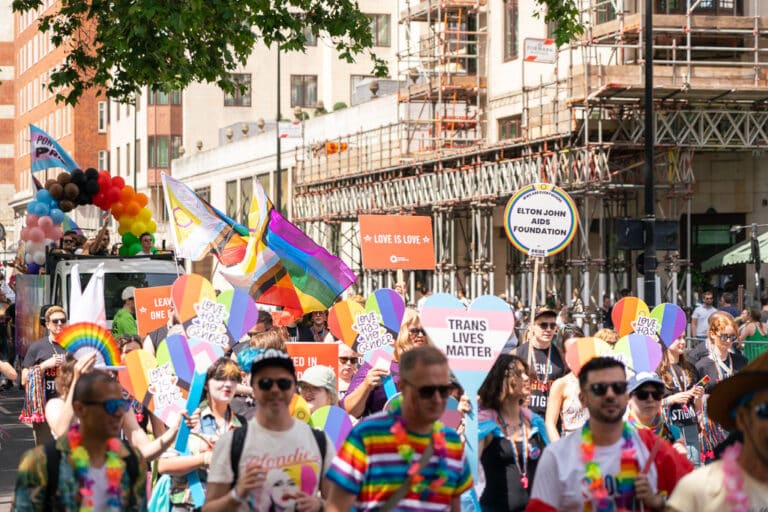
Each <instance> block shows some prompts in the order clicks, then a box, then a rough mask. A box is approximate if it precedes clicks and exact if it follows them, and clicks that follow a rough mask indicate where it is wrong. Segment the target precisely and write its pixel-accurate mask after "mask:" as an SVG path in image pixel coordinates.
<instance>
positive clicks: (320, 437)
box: [310, 427, 328, 478]
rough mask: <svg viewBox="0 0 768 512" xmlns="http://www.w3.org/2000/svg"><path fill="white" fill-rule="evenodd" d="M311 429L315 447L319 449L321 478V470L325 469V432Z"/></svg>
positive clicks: (321, 475) (326, 441) (326, 442)
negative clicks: (315, 443)
mask: <svg viewBox="0 0 768 512" xmlns="http://www.w3.org/2000/svg"><path fill="white" fill-rule="evenodd" d="M310 428H311V429H312V435H313V436H315V441H316V442H317V447H318V448H319V449H320V478H322V477H323V469H324V468H325V451H326V449H327V447H328V439H327V438H326V437H325V432H323V431H322V430H318V429H316V428H314V427H310Z"/></svg>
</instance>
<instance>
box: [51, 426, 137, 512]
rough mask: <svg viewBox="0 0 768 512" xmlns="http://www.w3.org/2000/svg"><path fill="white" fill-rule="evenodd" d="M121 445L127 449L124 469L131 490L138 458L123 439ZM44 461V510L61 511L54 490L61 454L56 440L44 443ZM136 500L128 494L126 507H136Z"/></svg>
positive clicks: (56, 484)
mask: <svg viewBox="0 0 768 512" xmlns="http://www.w3.org/2000/svg"><path fill="white" fill-rule="evenodd" d="M122 443H123V445H124V446H125V447H126V448H128V455H126V456H125V457H123V461H124V462H125V469H126V471H127V472H128V481H129V483H130V486H131V488H133V485H134V484H135V483H136V479H137V478H138V476H139V458H138V457H137V456H136V453H134V451H133V449H131V447H130V446H128V444H127V443H126V441H125V439H123V440H122ZM44 450H45V460H46V471H47V474H48V480H47V481H46V483H45V501H44V502H43V503H45V510H61V508H62V507H61V503H59V502H58V501H59V500H58V498H57V496H56V489H57V488H58V486H59V464H60V463H61V452H60V451H59V449H58V448H56V440H55V439H54V440H51V441H48V442H47V443H45V447H44ZM135 500H136V498H135V496H134V495H133V492H129V493H128V507H129V508H134V507H135V506H136V501H135Z"/></svg>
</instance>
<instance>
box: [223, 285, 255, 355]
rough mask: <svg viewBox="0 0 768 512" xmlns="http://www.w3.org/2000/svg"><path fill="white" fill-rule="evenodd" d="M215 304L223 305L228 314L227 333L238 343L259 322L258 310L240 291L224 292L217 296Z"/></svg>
mask: <svg viewBox="0 0 768 512" xmlns="http://www.w3.org/2000/svg"><path fill="white" fill-rule="evenodd" d="M216 302H218V303H219V304H223V305H224V307H225V308H226V310H227V313H228V314H229V317H228V318H227V321H226V325H227V332H229V335H230V337H231V338H232V339H233V340H234V341H235V342H237V341H239V340H240V338H242V337H243V336H244V335H245V334H246V333H247V332H248V330H249V329H250V328H251V327H253V326H254V325H256V322H257V321H258V320H259V309H258V308H257V307H256V303H255V302H254V301H253V298H252V297H251V296H250V295H248V294H247V293H245V292H244V291H242V290H226V291H223V292H221V293H220V294H219V296H218V297H217V298H216Z"/></svg>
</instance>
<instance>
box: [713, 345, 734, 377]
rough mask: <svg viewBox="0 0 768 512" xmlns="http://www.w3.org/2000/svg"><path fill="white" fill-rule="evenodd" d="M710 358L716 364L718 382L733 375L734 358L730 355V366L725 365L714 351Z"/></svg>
mask: <svg viewBox="0 0 768 512" xmlns="http://www.w3.org/2000/svg"><path fill="white" fill-rule="evenodd" d="M710 357H711V358H712V360H713V361H714V362H715V370H716V371H717V382H720V381H722V380H723V379H727V378H728V377H730V376H731V374H733V356H732V355H731V354H730V353H729V354H728V364H725V363H724V362H723V360H722V359H720V356H718V355H717V353H716V352H715V351H714V349H713V350H712V352H711V353H710Z"/></svg>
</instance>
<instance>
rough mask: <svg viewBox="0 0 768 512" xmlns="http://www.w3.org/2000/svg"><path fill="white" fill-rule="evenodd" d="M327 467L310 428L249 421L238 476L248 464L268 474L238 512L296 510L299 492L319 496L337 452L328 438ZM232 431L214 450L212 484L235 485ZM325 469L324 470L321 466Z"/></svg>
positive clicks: (294, 421) (303, 425)
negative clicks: (276, 428) (269, 426)
mask: <svg viewBox="0 0 768 512" xmlns="http://www.w3.org/2000/svg"><path fill="white" fill-rule="evenodd" d="M325 444H326V450H325V464H324V465H323V462H322V461H323V457H321V456H320V448H319V447H318V445H317V441H316V440H315V436H314V435H313V434H312V430H311V428H310V426H309V425H307V424H306V423H303V422H301V421H298V420H293V426H292V427H291V428H290V429H288V430H286V431H283V432H276V431H273V430H267V429H265V428H264V427H262V426H261V425H259V423H258V422H257V421H256V419H255V418H254V419H251V420H249V421H248V432H247V433H246V435H245V443H244V444H243V452H242V455H241V456H240V463H239V468H238V475H239V477H242V475H244V474H245V468H246V466H247V465H248V464H257V465H259V466H261V467H262V468H264V470H265V471H266V472H267V480H266V482H265V483H264V487H263V488H262V489H261V490H259V491H254V492H252V493H251V495H250V496H249V497H248V504H245V505H241V506H240V507H239V508H238V510H240V511H241V512H245V511H248V510H285V511H289V512H292V511H294V510H296V500H295V495H296V492H297V491H302V492H304V493H306V494H310V495H312V494H315V493H317V491H318V489H319V486H320V483H321V480H322V478H323V475H325V473H326V471H327V469H328V465H329V464H330V463H331V459H333V456H334V455H335V453H336V450H335V448H334V446H333V443H332V442H331V440H330V439H328V436H326V443H325ZM231 448H232V431H230V432H227V433H225V434H224V435H223V436H221V438H220V439H219V440H218V442H217V443H216V446H215V447H214V449H213V456H212V459H211V465H210V470H209V472H208V482H209V483H226V484H232V480H233V479H234V475H233V473H232V463H231V461H230V458H229V456H230V451H231ZM321 466H322V467H321Z"/></svg>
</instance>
